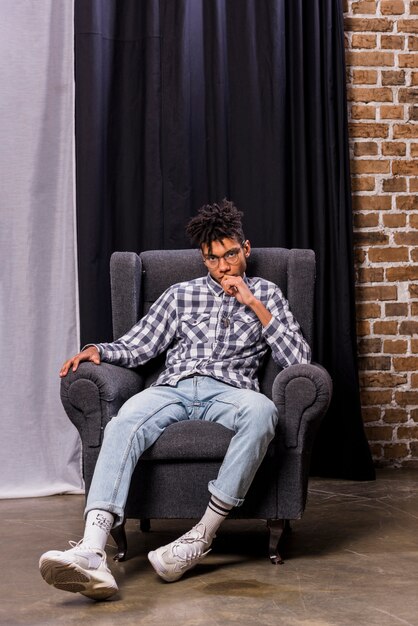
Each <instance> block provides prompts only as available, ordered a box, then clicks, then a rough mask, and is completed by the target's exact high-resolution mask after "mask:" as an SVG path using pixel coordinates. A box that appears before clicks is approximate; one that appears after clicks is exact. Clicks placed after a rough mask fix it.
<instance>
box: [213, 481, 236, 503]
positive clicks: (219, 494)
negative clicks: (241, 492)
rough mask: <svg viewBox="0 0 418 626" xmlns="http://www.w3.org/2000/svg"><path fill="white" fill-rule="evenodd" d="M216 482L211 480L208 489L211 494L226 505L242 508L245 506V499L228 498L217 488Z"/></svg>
mask: <svg viewBox="0 0 418 626" xmlns="http://www.w3.org/2000/svg"><path fill="white" fill-rule="evenodd" d="M215 482H216V481H214V480H211V481H210V483H209V485H208V489H209V492H210V493H211V494H212V495H213V496H216V497H217V498H218V500H220V501H221V502H225V504H230V505H231V506H241V505H242V504H244V498H234V497H232V496H228V495H227V494H226V493H223V492H222V491H220V490H219V489H218V488H217V487H215Z"/></svg>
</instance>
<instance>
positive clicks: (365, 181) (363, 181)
mask: <svg viewBox="0 0 418 626" xmlns="http://www.w3.org/2000/svg"><path fill="white" fill-rule="evenodd" d="M375 186H376V180H375V178H374V177H373V176H352V177H351V191H353V192H355V191H374V188H375ZM402 191H406V190H405V189H403V190H402ZM374 225H375V226H377V223H376V224H374Z"/></svg>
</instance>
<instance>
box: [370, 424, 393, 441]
mask: <svg viewBox="0 0 418 626" xmlns="http://www.w3.org/2000/svg"><path fill="white" fill-rule="evenodd" d="M365 431H366V435H367V438H368V439H371V440H372V441H392V428H390V426H369V425H368V424H366V426H365Z"/></svg>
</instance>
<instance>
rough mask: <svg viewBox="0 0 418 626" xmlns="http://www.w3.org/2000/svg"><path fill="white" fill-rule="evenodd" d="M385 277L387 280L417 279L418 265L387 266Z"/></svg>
mask: <svg viewBox="0 0 418 626" xmlns="http://www.w3.org/2000/svg"><path fill="white" fill-rule="evenodd" d="M386 279H387V280H388V281H389V282H398V281H402V280H405V281H409V280H418V267H413V266H409V267H389V268H388V269H387V270H386ZM417 328H418V322H417Z"/></svg>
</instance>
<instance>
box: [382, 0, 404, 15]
mask: <svg viewBox="0 0 418 626" xmlns="http://www.w3.org/2000/svg"><path fill="white" fill-rule="evenodd" d="M380 11H381V13H382V15H402V14H403V13H405V4H404V1H403V0H382V1H381V3H380Z"/></svg>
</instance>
